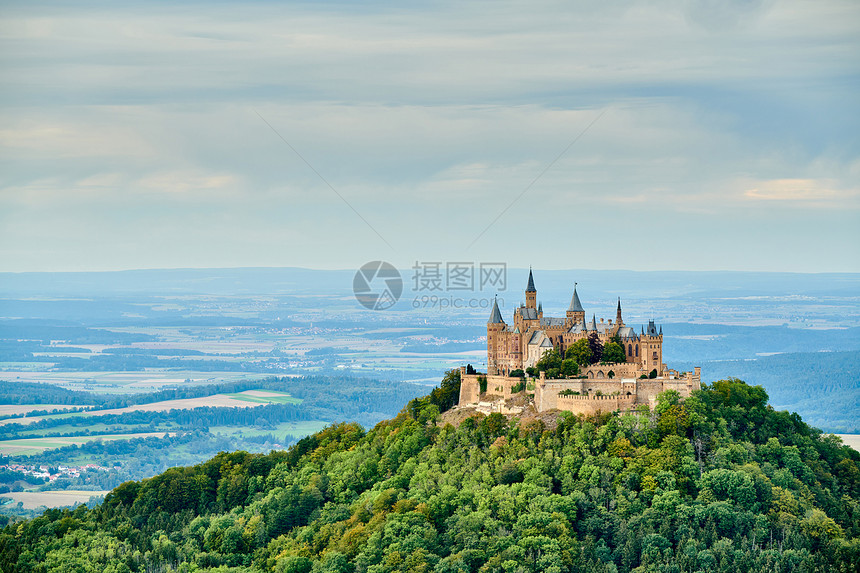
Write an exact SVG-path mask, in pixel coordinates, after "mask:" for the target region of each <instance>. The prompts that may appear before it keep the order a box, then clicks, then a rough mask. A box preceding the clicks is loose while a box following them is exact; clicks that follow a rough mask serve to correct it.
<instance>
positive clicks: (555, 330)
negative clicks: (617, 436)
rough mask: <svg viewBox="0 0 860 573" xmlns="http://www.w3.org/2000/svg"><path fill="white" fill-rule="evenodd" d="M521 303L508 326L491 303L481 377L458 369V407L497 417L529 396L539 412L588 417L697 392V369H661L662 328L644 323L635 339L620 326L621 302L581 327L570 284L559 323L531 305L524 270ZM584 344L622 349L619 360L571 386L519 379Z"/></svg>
mask: <svg viewBox="0 0 860 573" xmlns="http://www.w3.org/2000/svg"><path fill="white" fill-rule="evenodd" d="M525 295H526V299H525V304H521V305H520V306H518V307H517V308H516V309H514V315H513V321H512V323H511V324H508V323H506V322H505V320H504V319H503V318H502V313H501V311H500V310H499V305H498V301H494V302H493V309H492V311H491V312H490V319H489V321H488V322H487V373H486V375H484V374H478V373H467V372H466V368H465V367H463V368H461V376H460V378H461V383H460V404H461V405H467V404H476V405H481V404H484V408H485V409H486V406H489V409H490V410H494V411H502V410H503V409H504V408H505V405H504V402H505V400H507V399H508V398H511V397H513V396H514V395H516V394H518V393H520V392H525V393H527V394H528V393H529V392H528V391H529V390H530V389H533V390H534V400H535V407H536V409H537V410H538V411H539V412H541V411H544V410H550V409H561V410H570V411H573V412H575V413H593V412H597V411H615V410H625V409H631V408H633V407H635V406H636V405H637V404H652V405H653V403H654V402H655V399H656V396H657V394H658V393H660V392H662V391H664V390H670V389H671V390H676V391H678V392H679V393H680V394H681V396H683V397H686V396H689V395H690V393H691V392H692V391H693V390H697V389H698V388H699V387H700V383H701V369H700V368H698V367H697V368H696V369H695V371H694V372H684V373H679V372H677V371H675V370H671V369H669V368H668V367H667V366H666V365H665V364H663V327H662V326H661V327H659V328H658V327H657V325H656V324H655V323H654V321H653V320H650V321H649V322H648V326H647V327H645V326H643V327H641V329H640V332H639V333H637V332H636V331H635V330H634V329H633V328H631V327H629V326H627V325H625V324H624V319H623V318H622V316H621V299H618V306H617V309H616V313H615V321H614V322H613V321H612V320H611V319H610V320H606V321H605V320H604V319H602V318H601V319H600V321H599V322H598V320H597V317H596V316H595V315H592V317H591V320H590V321H587V320H586V317H585V309H583V307H582V303H581V302H580V300H579V295H578V294H577V292H576V283H574V287H573V296H571V299H570V305H569V306H568V309H567V312H566V313H565V316H564V317H547V316H544V314H543V305H542V304H539V303H538V302H537V289H536V288H535V283H534V276H533V275H532V271H531V270H529V280H528V285H527V286H526V291H525ZM583 339H586V340H591V341H592V344H593V343H595V342H596V343H598V344H599V345H601V346H604V345H606V344H607V343H608V342H615V343H616V344H619V345H620V346H621V348H622V350H623V354H624V357H625V360H624V361H623V362H622V361H616V362H612V363H606V362H599V363H596V364H591V365H587V366H584V367H583V369H582V370H581V371H580V373H579V375H578V376H576V377H573V378H557V379H547V378H546V373H545V372H543V371H541V372H539V373H538V374H537V376H536V377H531V378H523V377H522V376H524V375H525V372H526V371H530V370H532V371H533V369H534V368H535V366H536V365H538V362H539V361H540V360H541V358H543V357H544V355H545V354H546V353H547V352H550V351H551V350H556V351H558V352H559V353H560V354H561V356H564V355H565V352H566V351H567V349H568V348H570V347H571V346H572V345H574V344H575V343H576V342H577V341H579V340H583ZM511 374H514V376H511ZM514 390H516V391H514ZM503 413H507V412H503Z"/></svg>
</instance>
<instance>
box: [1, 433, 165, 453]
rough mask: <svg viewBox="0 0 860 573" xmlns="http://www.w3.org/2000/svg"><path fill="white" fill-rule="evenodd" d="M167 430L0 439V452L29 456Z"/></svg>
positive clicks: (140, 436)
mask: <svg viewBox="0 0 860 573" xmlns="http://www.w3.org/2000/svg"><path fill="white" fill-rule="evenodd" d="M166 433H168V432H139V433H136V434H98V435H90V436H75V437H69V438H63V437H59V436H45V437H44V438H24V439H20V440H3V441H0V454H5V455H17V456H29V455H33V454H39V453H42V452H44V451H45V450H51V449H54V448H62V447H63V446H71V445H78V446H79V445H81V444H86V443H87V442H95V441H97V440H102V441H106V442H107V441H114V440H130V439H131V438H150V437H159V438H160V437H163V436H164V434H166Z"/></svg>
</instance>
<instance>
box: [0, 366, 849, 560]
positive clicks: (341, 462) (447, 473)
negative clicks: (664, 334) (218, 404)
mask: <svg viewBox="0 0 860 573" xmlns="http://www.w3.org/2000/svg"><path fill="white" fill-rule="evenodd" d="M458 382H459V381H458V380H457V374H456V373H449V375H448V376H447V377H446V380H445V381H444V383H443V387H442V388H441V389H440V390H437V391H435V392H434V394H432V395H431V396H430V397H428V398H427V399H424V400H418V401H413V402H412V403H410V405H409V407H408V408H406V409H404V411H403V412H402V413H401V414H400V415H399V416H397V417H396V418H395V419H393V420H389V421H386V422H382V423H380V424H378V425H377V426H376V427H375V428H373V429H372V430H370V431H367V432H365V431H364V430H363V429H362V428H361V427H359V426H357V425H355V424H341V425H337V426H332V427H329V428H327V429H326V430H324V431H322V432H319V433H317V434H314V435H312V436H309V437H307V438H305V439H303V440H302V441H301V442H299V443H298V444H297V445H296V446H294V447H293V448H292V449H291V450H289V451H287V452H274V453H271V454H269V455H252V454H247V453H244V452H235V453H222V454H219V455H218V456H216V457H215V458H213V459H212V460H210V461H208V462H205V463H203V464H200V465H198V466H194V467H188V468H174V469H171V470H169V471H167V472H165V473H163V474H161V475H158V476H156V477H153V478H151V479H148V480H144V481H142V482H128V483H125V484H123V485H121V486H120V487H118V488H117V489H115V490H114V491H113V492H112V493H111V494H109V495H108V496H107V498H106V499H105V501H104V502H103V503H102V504H101V505H100V506H98V507H96V508H94V509H90V510H88V509H87V508H85V507H79V508H77V509H76V510H74V511H59V510H51V511H47V512H46V513H45V514H44V515H43V516H41V517H38V518H36V519H33V520H31V521H26V522H22V523H19V524H12V525H10V526H8V527H6V528H5V529H4V530H3V531H2V533H0V568H2V570H3V571H16V572H22V573H23V572H31V571H32V572H42V571H81V572H84V571H94V572H99V573H119V572H122V573H127V572H129V571H141V572H143V571H147V572H166V571H172V570H177V571H187V572H192V571H206V570H215V569H217V570H218V571H219V572H223V573H226V572H227V571H236V572H240V571H275V572H278V573H298V572H303V573H321V572H356V573H358V572H368V573H370V572H374V573H375V572H385V571H428V572H429V571H437V572H446V573H447V572H468V571H474V572H477V571H482V572H516V571H529V572H532V571H535V572H537V571H541V572H561V571H600V572H615V571H637V572H645V571H649V572H650V571H666V572H670V571H673V572H682V571H683V572H693V571H732V572H735V571H780V572H787V571H810V572H811V571H822V572H824V571H844V572H849V571H851V572H853V571H858V570H860V469H858V463H860V454H858V453H857V452H855V451H853V450H851V449H849V448H847V447H843V446H842V445H841V444H840V443H839V441H838V440H837V439H836V438H834V437H833V436H822V434H821V433H820V432H819V431H818V430H815V429H813V428H810V427H809V426H807V425H806V424H805V423H804V422H803V421H802V420H801V419H800V418H799V416H797V415H796V414H789V413H787V412H777V411H774V410H773V409H772V408H770V407H769V406H767V395H766V394H765V392H764V390H763V389H761V388H760V387H750V386H747V385H746V384H744V383H743V382H740V381H736V380H729V381H722V382H717V383H715V384H714V385H712V386H709V387H705V388H704V389H703V390H702V391H700V392H697V393H696V394H695V395H694V396H693V397H692V398H689V399H687V400H686V401H685V402H683V403H681V402H679V401H678V400H677V395H673V394H668V393H667V394H666V395H663V396H661V400H660V403H659V405H658V407H657V408H656V409H655V411H654V412H640V413H637V414H627V415H623V416H612V415H606V416H602V417H599V418H590V419H585V418H577V417H573V416H570V415H568V416H565V417H563V418H562V419H561V420H560V421H559V423H558V425H557V427H554V428H553V429H551V430H550V429H547V428H546V427H545V426H543V424H542V422H540V421H537V422H532V423H531V424H520V423H518V422H517V421H516V420H508V419H506V418H505V417H503V416H501V415H499V414H493V415H491V416H489V417H486V418H470V419H467V420H466V421H465V422H463V423H462V424H461V425H460V427H459V428H454V427H452V426H450V425H446V426H444V427H443V426H442V425H441V422H440V421H439V416H438V413H439V410H440V409H442V410H444V409H445V408H446V407H447V406H448V405H449V404H450V397H451V395H453V390H454V389H455V388H456V386H457V385H458Z"/></svg>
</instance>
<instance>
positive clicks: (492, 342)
mask: <svg viewBox="0 0 860 573" xmlns="http://www.w3.org/2000/svg"><path fill="white" fill-rule="evenodd" d="M504 329H505V321H504V320H503V319H502V313H501V312H500V311H499V301H498V300H497V299H494V300H493V310H492V311H491V312H490V320H488V321H487V374H498V372H499V359H500V358H501V357H502V355H503V354H504V353H505V351H506V348H505V344H504V340H502V331H503V330H504Z"/></svg>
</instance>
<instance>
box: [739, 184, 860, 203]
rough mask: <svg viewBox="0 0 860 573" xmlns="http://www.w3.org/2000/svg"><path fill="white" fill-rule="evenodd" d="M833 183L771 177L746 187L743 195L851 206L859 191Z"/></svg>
mask: <svg viewBox="0 0 860 573" xmlns="http://www.w3.org/2000/svg"><path fill="white" fill-rule="evenodd" d="M835 185H836V182H835V181H832V180H816V179H771V180H768V181H760V182H759V183H758V184H757V185H756V186H755V187H754V188H751V189H747V190H746V191H745V192H744V197H745V198H747V199H749V200H754V201H776V202H788V203H803V204H808V203H816V204H818V205H821V206H825V205H826V206H830V207H833V208H844V207H847V206H852V204H853V203H854V202H855V201H854V200H856V199H857V197H858V195H860V191H858V189H837V188H836V187H835ZM853 206H855V207H856V205H853Z"/></svg>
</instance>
